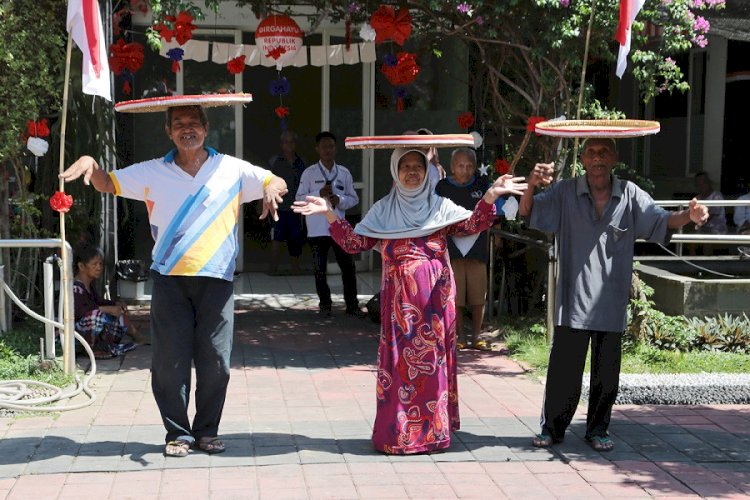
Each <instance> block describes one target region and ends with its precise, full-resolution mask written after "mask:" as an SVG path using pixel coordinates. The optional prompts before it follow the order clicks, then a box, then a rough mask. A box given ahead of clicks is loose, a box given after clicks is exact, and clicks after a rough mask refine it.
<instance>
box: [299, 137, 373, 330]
mask: <svg viewBox="0 0 750 500" xmlns="http://www.w3.org/2000/svg"><path fill="white" fill-rule="evenodd" d="M315 151H316V152H317V153H318V156H319V157H320V160H319V161H318V162H317V163H314V164H313V165H310V166H309V167H307V168H306V169H305V171H304V172H302V178H301V179H300V183H299V189H298V190H297V196H296V198H297V200H304V199H305V197H306V196H320V197H321V198H325V199H326V200H328V202H329V203H330V204H331V207H332V208H333V211H334V212H335V213H336V215H338V216H339V217H340V218H343V217H344V212H345V211H346V210H348V209H350V208H352V207H353V206H355V205H356V204H357V203H359V197H358V196H357V193H356V191H354V180H353V179H352V174H351V173H350V172H349V170H348V169H347V168H346V167H345V166H343V165H339V164H337V163H336V160H335V158H336V136H335V135H333V134H332V133H331V132H327V131H324V132H320V133H319V134H318V135H316V136H315ZM305 222H306V223H307V239H308V241H309V242H310V246H311V247H312V251H313V260H314V267H315V291H316V292H317V293H318V298H319V299H320V303H319V307H320V313H321V315H323V316H326V317H328V316H331V314H332V313H331V306H332V305H333V301H332V300H331V289H330V288H329V286H328V278H327V272H328V250H329V249H333V253H334V254H335V256H336V262H337V263H338V265H339V267H340V268H341V280H342V282H343V285H344V301H345V302H346V314H351V315H353V316H357V317H359V318H362V317H364V316H365V313H364V311H362V310H361V309H360V308H359V301H358V300H357V276H356V268H355V265H354V257H353V256H352V255H351V254H349V253H347V252H345V251H344V250H343V249H342V248H341V247H340V246H339V245H338V244H337V243H336V242H335V241H333V239H332V238H331V234H330V232H329V223H328V221H327V220H326V218H325V216H324V215H320V214H318V215H307V216H305Z"/></svg>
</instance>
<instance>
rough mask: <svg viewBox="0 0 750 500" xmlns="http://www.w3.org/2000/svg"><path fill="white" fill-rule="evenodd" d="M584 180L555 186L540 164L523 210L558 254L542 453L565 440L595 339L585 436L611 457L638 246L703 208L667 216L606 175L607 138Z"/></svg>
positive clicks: (584, 156) (591, 155)
mask: <svg viewBox="0 0 750 500" xmlns="http://www.w3.org/2000/svg"><path fill="white" fill-rule="evenodd" d="M581 163H582V165H583V167H584V169H585V170H586V174H585V175H583V176H581V177H578V178H574V179H566V180H562V181H559V182H556V183H554V184H552V185H551V186H550V187H549V188H548V189H546V190H544V191H542V192H540V193H539V194H537V195H534V189H535V188H536V187H537V186H540V185H542V186H545V185H548V184H550V183H551V182H552V180H553V177H552V175H553V164H551V163H549V164H537V165H536V166H534V169H533V170H532V172H531V175H530V176H529V177H528V179H529V180H528V183H529V188H528V189H527V190H526V191H525V192H524V194H523V196H522V197H521V203H520V207H519V211H520V213H521V215H522V216H529V215H530V216H531V217H530V222H529V225H530V226H531V227H532V228H535V229H538V230H540V231H544V232H548V233H554V234H555V236H556V238H557V243H558V248H559V262H560V264H559V275H558V281H557V289H556V292H555V305H556V312H555V325H556V326H555V332H554V337H553V342H552V349H551V351H550V358H549V368H548V372H547V383H546V388H545V394H544V404H543V408H542V419H541V427H542V430H541V433H540V434H539V435H538V436H537V437H536V438H534V440H533V444H534V446H538V447H549V446H552V444H554V443H559V442H561V441H562V440H563V437H564V434H565V429H566V428H567V427H568V425H570V422H571V420H572V419H573V414H574V413H575V410H576V406H577V405H578V400H579V399H580V396H581V379H582V377H583V369H584V365H585V363H586V352H587V351H588V347H589V341H590V342H591V389H590V395H589V406H588V415H587V418H586V439H587V440H588V441H589V442H590V443H591V446H592V448H594V449H595V450H598V451H609V450H611V449H612V448H613V447H614V443H613V442H612V440H611V439H610V438H609V437H608V428H609V420H610V416H611V414H612V405H613V404H614V402H615V399H616V398H617V387H618V384H619V378H620V358H621V345H622V344H621V342H622V333H623V331H624V330H625V326H626V322H627V305H628V293H629V290H630V280H631V275H632V273H633V248H634V245H635V240H636V239H639V238H640V239H645V240H648V241H652V242H659V243H668V242H669V240H670V238H671V236H672V232H673V231H674V230H675V229H678V228H679V227H682V226H684V225H685V224H688V223H690V222H691V221H692V222H694V223H695V224H698V225H701V224H703V223H704V222H705V221H706V220H707V218H708V210H707V208H706V207H705V206H703V205H700V204H699V203H698V201H697V200H696V199H693V200H691V201H690V203H689V208H688V209H687V210H682V211H679V212H669V211H667V210H664V209H662V208H660V207H658V206H656V205H655V204H654V200H653V199H652V198H651V197H650V196H649V195H648V194H647V193H646V192H645V191H643V190H642V189H640V188H639V187H638V186H636V185H635V184H633V183H632V182H629V181H625V180H621V179H618V178H617V177H615V176H614V175H612V169H613V168H614V166H615V165H616V164H617V149H616V145H615V141H614V140H612V139H602V138H595V139H589V140H587V141H586V142H584V144H583V146H582V147H581Z"/></svg>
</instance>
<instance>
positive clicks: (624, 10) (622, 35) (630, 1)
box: [615, 0, 646, 78]
mask: <svg viewBox="0 0 750 500" xmlns="http://www.w3.org/2000/svg"><path fill="white" fill-rule="evenodd" d="M645 2H646V0H620V21H619V22H618V23H617V32H616V33H615V40H617V41H618V42H620V51H619V52H618V53H617V69H616V70H615V74H616V75H617V76H618V77H619V78H622V74H623V73H625V67H626V66H627V65H628V53H629V52H630V40H631V38H632V37H631V29H632V27H633V21H634V20H635V16H637V15H638V12H640V11H641V7H643V4H644V3H645Z"/></svg>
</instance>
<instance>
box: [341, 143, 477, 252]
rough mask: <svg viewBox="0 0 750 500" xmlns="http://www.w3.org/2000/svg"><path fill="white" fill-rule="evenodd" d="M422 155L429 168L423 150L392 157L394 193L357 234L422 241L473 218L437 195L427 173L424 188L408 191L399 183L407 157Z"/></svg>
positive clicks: (400, 152) (365, 219) (404, 151)
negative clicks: (423, 238) (402, 162)
mask: <svg viewBox="0 0 750 500" xmlns="http://www.w3.org/2000/svg"><path fill="white" fill-rule="evenodd" d="M412 152H414V153H419V154H420V155H422V157H423V158H424V163H425V165H427V157H426V156H425V152H424V150H422V149H415V148H411V149H405V148H399V149H395V150H394V151H393V154H392V155H391V176H392V177H393V180H394V183H393V188H391V192H390V193H388V194H387V195H386V196H384V197H383V198H381V199H380V200H378V201H377V202H376V203H375V204H374V205H373V206H372V208H370V210H369V211H368V212H367V213H366V214H365V216H364V217H363V218H362V221H361V222H360V223H359V224H357V225H356V227H355V228H354V232H355V233H357V234H359V235H362V236H370V237H372V238H379V239H384V240H397V239H401V238H418V237H420V236H427V235H428V234H432V233H434V232H435V231H437V230H439V229H442V228H444V227H447V226H450V225H451V224H455V223H457V222H461V221H463V220H466V219H468V218H469V217H471V212H470V211H469V210H466V209H465V208H463V207H461V206H458V205H456V204H455V203H453V202H452V201H451V200H449V199H448V198H443V197H442V196H438V195H437V194H435V190H434V188H433V186H431V185H430V182H428V179H427V172H426V171H425V176H424V179H423V180H422V184H421V185H420V186H419V187H418V188H415V189H407V188H406V187H404V186H403V185H402V184H401V182H400V181H399V179H398V162H399V161H400V160H401V158H402V157H403V156H404V155H406V154H407V153H412Z"/></svg>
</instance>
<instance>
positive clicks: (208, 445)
mask: <svg viewBox="0 0 750 500" xmlns="http://www.w3.org/2000/svg"><path fill="white" fill-rule="evenodd" d="M195 447H196V448H198V449H199V450H201V451H204V452H206V453H208V454H209V455H214V454H216V453H224V452H225V451H226V450H227V448H226V446H225V445H224V443H223V442H222V441H221V439H219V438H217V437H203V438H200V439H199V440H198V441H196V442H195Z"/></svg>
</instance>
